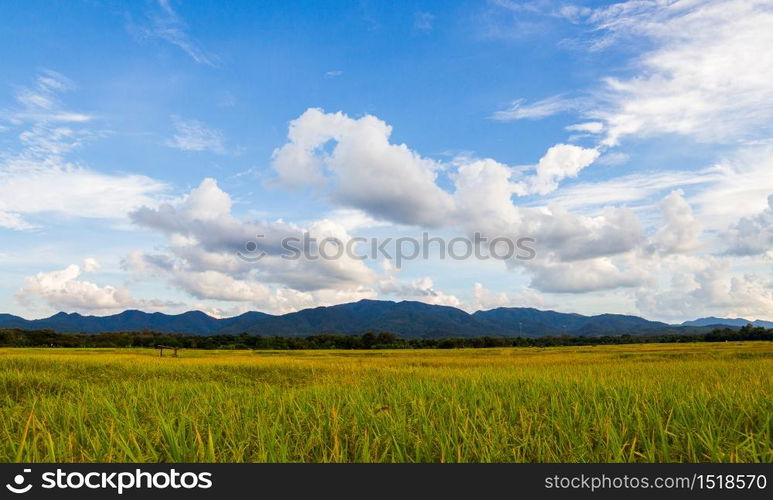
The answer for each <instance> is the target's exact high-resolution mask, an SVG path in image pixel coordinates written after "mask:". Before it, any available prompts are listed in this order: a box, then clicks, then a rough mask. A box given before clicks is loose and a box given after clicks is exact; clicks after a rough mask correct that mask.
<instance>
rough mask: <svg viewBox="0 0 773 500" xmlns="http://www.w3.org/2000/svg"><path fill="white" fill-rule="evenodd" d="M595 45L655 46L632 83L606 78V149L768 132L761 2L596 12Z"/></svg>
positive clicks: (765, 21) (682, 0)
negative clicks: (632, 140)
mask: <svg viewBox="0 0 773 500" xmlns="http://www.w3.org/2000/svg"><path fill="white" fill-rule="evenodd" d="M587 20H588V22H590V23H591V24H593V25H594V26H595V27H596V29H597V30H599V31H604V32H606V33H607V36H606V37H604V38H602V43H601V45H607V44H609V43H612V42H613V41H617V40H620V39H621V38H625V39H626V40H630V38H631V37H637V36H640V37H644V38H646V39H647V40H648V43H649V44H650V45H652V46H653V48H652V49H649V50H647V51H646V52H645V53H643V54H642V55H641V56H640V57H639V58H638V59H637V60H636V65H635V67H636V72H635V74H634V76H632V77H630V78H607V79H606V80H605V86H604V89H603V91H602V92H601V93H600V94H599V95H597V96H596V97H597V99H598V100H599V101H600V103H599V104H600V105H597V106H596V108H595V109H592V110H588V111H587V112H586V114H587V115H588V116H589V117H591V118H595V119H598V120H600V121H603V122H604V123H605V125H606V128H607V135H606V138H605V140H604V143H605V144H607V145H614V144H617V143H618V142H619V141H620V139H622V138H623V137H625V136H629V135H634V134H635V135H636V136H638V137H644V136H652V135H657V134H680V135H685V136H689V137H692V138H694V139H696V140H699V141H704V142H720V143H726V142H732V141H736V140H738V139H740V138H748V137H759V136H761V135H762V134H768V133H770V131H771V127H770V125H771V118H773V86H771V85H770V83H769V82H770V81H773V53H772V52H771V51H769V50H764V49H762V48H763V47H770V46H771V45H773V30H771V29H770V26H771V25H773V5H771V4H770V2H769V1H767V0H729V1H711V0H709V1H695V0H678V1H670V2H655V1H639V0H631V1H629V2H623V3H618V4H613V5H611V6H608V7H603V8H599V9H596V10H594V11H592V12H591V13H590V15H589V16H588V18H587Z"/></svg>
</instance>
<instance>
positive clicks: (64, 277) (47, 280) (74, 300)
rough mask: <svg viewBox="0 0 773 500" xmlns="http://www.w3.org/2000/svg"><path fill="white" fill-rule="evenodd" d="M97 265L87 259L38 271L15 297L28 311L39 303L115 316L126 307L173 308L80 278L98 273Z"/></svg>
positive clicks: (61, 308) (54, 307) (49, 306)
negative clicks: (80, 264)
mask: <svg viewBox="0 0 773 500" xmlns="http://www.w3.org/2000/svg"><path fill="white" fill-rule="evenodd" d="M98 268H99V263H98V262H97V261H96V260H94V259H91V258H89V259H86V260H85V261H84V263H83V265H82V266H79V265H77V264H71V265H69V266H67V267H66V268H64V269H60V270H56V271H49V272H40V273H37V274H35V275H34V276H28V277H26V278H25V282H26V284H25V286H24V287H23V288H22V289H21V290H19V291H18V292H17V294H16V299H17V300H18V301H19V302H20V303H21V304H23V305H25V306H26V307H28V308H31V309H37V308H39V307H40V304H41V302H42V304H43V305H44V306H45V307H48V308H53V309H55V310H62V311H72V310H77V311H89V312H92V313H105V314H109V313H115V312H119V311H122V310H125V309H127V308H135V307H142V308H144V309H164V308H166V307H169V306H172V305H175V304H173V303H171V302H164V301H157V300H151V301H148V300H138V299H135V298H133V297H132V296H131V294H130V293H129V291H128V290H125V289H123V288H116V287H114V286H111V285H105V286H100V285H97V284H95V283H92V282H90V281H85V280H82V279H78V278H80V276H81V275H82V274H85V273H92V272H95V271H97V270H98Z"/></svg>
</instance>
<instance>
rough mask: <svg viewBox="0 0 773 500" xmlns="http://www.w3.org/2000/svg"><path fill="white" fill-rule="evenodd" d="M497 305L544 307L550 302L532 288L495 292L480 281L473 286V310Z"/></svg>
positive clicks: (484, 309) (492, 307) (486, 308)
mask: <svg viewBox="0 0 773 500" xmlns="http://www.w3.org/2000/svg"><path fill="white" fill-rule="evenodd" d="M497 307H534V308H539V309H546V308H548V307H550V304H549V302H548V301H547V300H545V298H544V297H543V296H542V295H540V294H539V293H537V292H535V291H534V290H529V289H525V290H523V291H522V292H519V293H509V292H496V291H493V290H489V289H487V288H486V287H484V286H483V285H482V284H481V283H475V285H474V286H473V302H472V307H471V309H472V310H473V311H487V310H489V309H495V308H497Z"/></svg>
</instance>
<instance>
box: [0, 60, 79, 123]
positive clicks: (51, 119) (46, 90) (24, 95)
mask: <svg viewBox="0 0 773 500" xmlns="http://www.w3.org/2000/svg"><path fill="white" fill-rule="evenodd" d="M74 87H75V85H74V84H73V82H72V81H71V80H70V79H68V78H67V77H66V76H64V75H62V74H60V73H57V72H56V71H52V70H48V69H43V70H41V71H40V72H39V73H38V76H37V78H36V79H35V83H34V84H33V85H32V86H28V87H21V88H19V89H18V90H17V91H16V96H15V97H16V103H17V105H18V107H17V108H16V109H14V110H12V111H10V112H7V111H6V112H0V118H4V119H6V120H8V121H9V122H11V123H13V124H16V125H19V124H21V123H25V122H33V123H40V122H45V123H52V124H59V123H84V122H88V121H90V120H92V118H93V117H92V116H90V115H87V114H84V113H77V112H74V111H70V110H67V109H66V108H65V107H64V106H63V105H62V103H61V102H60V99H59V94H61V93H63V92H67V91H69V90H72V89H73V88H74Z"/></svg>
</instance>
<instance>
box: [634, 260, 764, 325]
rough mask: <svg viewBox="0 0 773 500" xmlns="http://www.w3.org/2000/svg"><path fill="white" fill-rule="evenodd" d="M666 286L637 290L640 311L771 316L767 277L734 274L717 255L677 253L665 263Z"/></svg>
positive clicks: (675, 315) (667, 315) (669, 315)
mask: <svg viewBox="0 0 773 500" xmlns="http://www.w3.org/2000/svg"><path fill="white" fill-rule="evenodd" d="M663 267H664V273H663V274H664V275H665V276H667V277H668V278H667V281H668V284H667V285H666V286H651V287H646V288H641V289H639V290H637V292H636V305H637V307H638V308H639V310H640V311H641V312H642V313H644V314H647V315H649V316H651V317H656V318H663V319H667V320H668V319H671V320H680V321H681V320H685V319H691V318H694V317H695V316H696V315H701V316H720V317H744V318H747V319H757V318H762V319H766V318H767V319H769V318H773V282H772V281H771V279H770V276H769V275H768V276H767V277H761V276H758V275H755V274H753V273H745V274H738V273H733V272H732V268H731V263H730V262H728V261H727V260H724V259H718V258H696V257H687V256H680V257H678V258H674V259H672V260H670V261H669V262H666V263H664V265H663Z"/></svg>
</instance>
